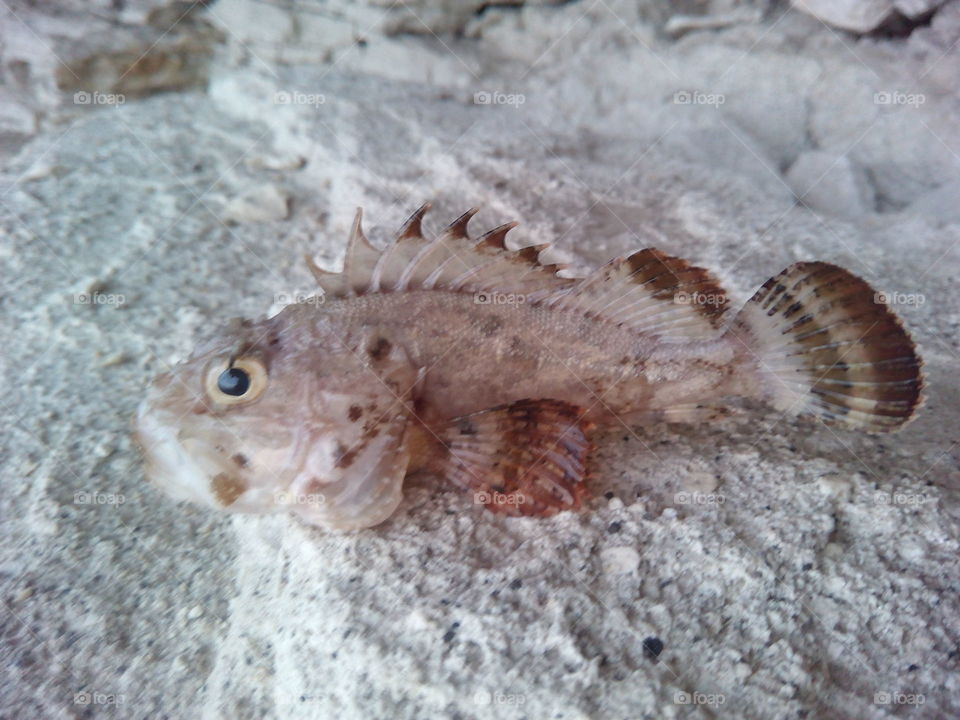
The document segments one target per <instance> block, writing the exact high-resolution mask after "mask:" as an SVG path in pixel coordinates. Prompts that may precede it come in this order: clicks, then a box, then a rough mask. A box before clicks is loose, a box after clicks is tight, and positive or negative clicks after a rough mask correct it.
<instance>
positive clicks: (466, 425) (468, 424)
mask: <svg viewBox="0 0 960 720" xmlns="http://www.w3.org/2000/svg"><path fill="white" fill-rule="evenodd" d="M457 429H458V430H459V431H460V434H461V435H476V434H477V426H476V425H474V424H473V421H472V420H467V419H463V420H461V421H460V422H459V423H458V424H457Z"/></svg>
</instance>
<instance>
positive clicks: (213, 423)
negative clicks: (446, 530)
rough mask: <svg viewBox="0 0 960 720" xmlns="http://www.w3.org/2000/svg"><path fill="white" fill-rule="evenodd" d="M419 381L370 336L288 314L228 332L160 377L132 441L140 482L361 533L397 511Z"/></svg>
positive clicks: (299, 311) (219, 504) (224, 505)
mask: <svg viewBox="0 0 960 720" xmlns="http://www.w3.org/2000/svg"><path fill="white" fill-rule="evenodd" d="M288 310H289V311H290V312H287V311H288ZM416 377H417V375H416V372H415V371H413V370H412V369H411V367H410V366H409V364H408V363H407V361H406V358H405V357H404V356H403V353H402V352H399V351H397V350H396V348H394V347H393V346H392V345H391V343H390V342H389V341H388V340H386V339H385V338H383V337H382V335H380V334H378V333H377V332H376V331H372V330H369V329H366V330H364V331H363V332H362V333H359V334H352V335H351V334H350V333H344V332H336V331H334V330H333V329H332V327H331V326H330V323H329V322H327V321H325V320H324V319H323V318H322V317H319V318H318V317H316V316H315V314H314V315H311V314H309V313H308V312H305V311H304V308H299V307H295V306H291V307H289V308H287V310H285V311H283V312H281V313H280V314H278V315H277V316H275V317H273V318H270V319H268V320H263V321H260V322H250V321H234V322H233V323H232V324H231V326H230V327H229V328H228V329H227V330H226V331H224V332H222V333H221V334H220V335H218V336H217V337H215V338H213V339H211V340H210V341H208V342H206V343H205V344H204V345H203V346H201V347H200V348H198V350H197V351H196V352H195V353H194V354H193V355H192V356H191V357H190V358H189V359H187V360H186V361H184V362H182V363H180V364H179V365H177V366H176V367H174V368H173V369H171V370H170V371H169V372H167V373H164V374H163V375H160V376H159V377H157V378H156V379H155V380H154V381H153V382H152V384H151V385H150V387H149V389H148V390H147V392H146V396H145V398H144V399H143V401H142V402H141V404H140V406H139V409H138V411H137V415H136V418H135V428H136V431H135V436H136V439H137V441H138V443H139V444H140V446H141V448H142V450H143V454H144V456H145V460H146V474H147V477H148V479H149V480H150V481H152V482H153V484H155V485H156V486H157V487H159V488H160V489H162V490H164V491H165V492H166V493H168V494H169V495H170V496H172V497H173V498H175V499H178V500H190V501H193V502H197V503H201V504H203V505H206V506H209V507H213V508H218V509H221V510H226V511H229V512H239V513H275V512H291V513H293V514H295V515H297V516H299V517H300V518H302V519H303V520H305V521H307V522H309V523H311V524H315V525H320V526H323V527H327V528H334V529H357V528H362V527H370V526H372V525H376V524H377V523H379V522H381V521H383V520H384V519H386V518H387V517H388V516H389V515H390V514H391V513H392V512H393V511H394V509H396V506H397V505H398V504H399V502H400V497H401V486H402V481H403V476H404V474H405V472H406V466H407V461H408V453H407V449H406V443H405V437H404V436H405V428H406V426H407V424H408V410H407V406H406V401H407V400H408V399H409V398H410V394H411V393H412V390H413V386H414V385H415V383H416Z"/></svg>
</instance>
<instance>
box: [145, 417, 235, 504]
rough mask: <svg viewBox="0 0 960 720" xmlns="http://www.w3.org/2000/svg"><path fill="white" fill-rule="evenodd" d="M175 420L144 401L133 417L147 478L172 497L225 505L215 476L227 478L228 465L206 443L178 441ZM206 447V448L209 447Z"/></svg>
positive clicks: (188, 440)
mask: <svg viewBox="0 0 960 720" xmlns="http://www.w3.org/2000/svg"><path fill="white" fill-rule="evenodd" d="M176 427H177V425H176V419H175V418H173V417H172V416H171V417H170V418H165V417H164V413H163V412H161V411H158V410H157V408H155V407H152V406H150V405H149V404H148V403H146V402H144V403H142V404H141V405H140V407H139V408H138V410H137V415H136V418H135V420H134V428H135V430H134V438H135V439H136V441H137V444H139V445H140V449H141V451H142V452H143V456H144V459H145V467H146V476H147V479H148V480H149V481H150V482H151V483H152V484H153V485H154V486H155V487H157V488H159V489H161V490H163V491H164V492H165V493H166V494H167V495H169V496H170V497H172V498H173V499H175V500H187V501H190V502H194V503H199V504H201V505H206V506H208V507H213V508H220V509H222V508H223V507H224V503H223V501H222V499H220V498H218V497H217V494H216V493H215V492H214V479H215V478H216V477H218V476H220V475H226V476H227V477H230V475H229V473H230V468H228V467H227V466H226V465H225V464H224V463H223V462H222V461H221V460H220V459H219V458H218V457H216V455H215V454H214V453H213V451H212V448H209V446H208V445H207V444H206V443H202V442H198V441H196V440H190V439H185V440H181V439H180V437H178V435H179V433H178V432H177V429H176ZM208 448H209V449H208Z"/></svg>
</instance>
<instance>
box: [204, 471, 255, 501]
mask: <svg viewBox="0 0 960 720" xmlns="http://www.w3.org/2000/svg"><path fill="white" fill-rule="evenodd" d="M211 487H212V488H213V494H214V496H215V497H216V498H217V500H218V501H219V502H220V504H221V505H223V506H224V507H229V506H230V505H233V503H234V502H236V500H237V498H238V497H240V496H241V495H243V491H244V490H246V489H247V488H246V486H245V485H244V484H243V483H242V482H241V481H240V480H237V478H235V477H233V476H232V475H227V473H218V474H217V475H215V476H214V478H213V482H212V483H211Z"/></svg>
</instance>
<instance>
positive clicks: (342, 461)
mask: <svg viewBox="0 0 960 720" xmlns="http://www.w3.org/2000/svg"><path fill="white" fill-rule="evenodd" d="M359 449H360V448H354V449H353V450H348V451H347V452H345V453H343V454H341V455H340V457H338V458H337V462H336V465H337V467H338V468H341V469H343V468H348V467H350V466H351V465H353V461H354V460H356V459H357V451H358V450H359Z"/></svg>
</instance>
